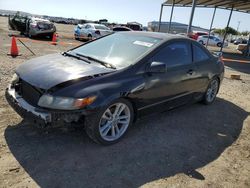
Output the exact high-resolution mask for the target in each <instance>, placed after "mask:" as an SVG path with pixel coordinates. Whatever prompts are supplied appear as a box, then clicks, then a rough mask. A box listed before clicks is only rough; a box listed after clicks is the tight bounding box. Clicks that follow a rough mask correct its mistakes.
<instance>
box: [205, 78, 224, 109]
mask: <svg viewBox="0 0 250 188" xmlns="http://www.w3.org/2000/svg"><path fill="white" fill-rule="evenodd" d="M219 85H220V83H219V80H218V79H217V78H213V79H212V80H211V81H210V83H209V85H208V88H207V90H206V93H205V95H204V98H203V103H204V104H206V105H208V104H212V103H213V102H214V101H215V99H216V95H217V93H218V91H219Z"/></svg>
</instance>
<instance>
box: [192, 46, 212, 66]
mask: <svg viewBox="0 0 250 188" xmlns="http://www.w3.org/2000/svg"><path fill="white" fill-rule="evenodd" d="M193 55H194V56H193V57H194V62H199V61H205V60H207V59H209V56H208V55H207V53H206V52H204V50H203V49H201V48H200V47H198V46H196V45H193Z"/></svg>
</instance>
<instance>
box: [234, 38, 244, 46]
mask: <svg viewBox="0 0 250 188" xmlns="http://www.w3.org/2000/svg"><path fill="white" fill-rule="evenodd" d="M234 44H235V45H238V44H247V40H246V39H243V38H238V39H236V40H235V41H234Z"/></svg>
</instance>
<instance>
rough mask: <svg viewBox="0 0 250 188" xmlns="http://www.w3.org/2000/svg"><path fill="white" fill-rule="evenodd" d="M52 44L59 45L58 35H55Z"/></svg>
mask: <svg viewBox="0 0 250 188" xmlns="http://www.w3.org/2000/svg"><path fill="white" fill-rule="evenodd" d="M51 44H53V45H57V36H56V33H54V34H53V38H52V42H51Z"/></svg>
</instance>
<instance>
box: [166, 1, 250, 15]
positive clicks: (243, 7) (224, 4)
mask: <svg viewBox="0 0 250 188" xmlns="http://www.w3.org/2000/svg"><path fill="white" fill-rule="evenodd" d="M174 2H175V6H182V7H183V6H186V7H192V4H193V0H168V1H166V2H164V3H163V4H165V5H172V4H173V3H174ZM196 7H207V8H214V7H217V8H221V9H228V10H231V8H232V7H233V10H234V11H239V12H245V13H250V0H196Z"/></svg>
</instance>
